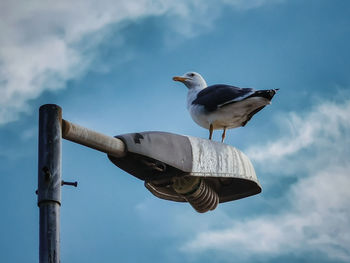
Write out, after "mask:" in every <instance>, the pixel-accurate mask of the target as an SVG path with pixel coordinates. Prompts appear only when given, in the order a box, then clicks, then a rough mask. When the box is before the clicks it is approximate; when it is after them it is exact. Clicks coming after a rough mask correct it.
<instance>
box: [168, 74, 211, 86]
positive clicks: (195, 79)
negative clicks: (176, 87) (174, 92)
mask: <svg viewBox="0 0 350 263" xmlns="http://www.w3.org/2000/svg"><path fill="white" fill-rule="evenodd" d="M173 80H174V81H180V82H182V83H183V84H185V85H186V87H187V88H188V89H192V88H200V89H204V88H206V87H207V83H206V82H205V80H204V79H203V77H202V76H201V75H200V74H199V73H197V72H187V73H185V74H184V75H183V76H181V77H178V76H176V77H173Z"/></svg>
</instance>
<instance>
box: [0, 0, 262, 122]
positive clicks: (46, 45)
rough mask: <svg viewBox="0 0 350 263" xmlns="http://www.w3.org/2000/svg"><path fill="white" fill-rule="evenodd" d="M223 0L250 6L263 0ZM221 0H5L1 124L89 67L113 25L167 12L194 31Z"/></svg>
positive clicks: (0, 7) (186, 31)
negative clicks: (46, 91) (45, 93)
mask: <svg viewBox="0 0 350 263" xmlns="http://www.w3.org/2000/svg"><path fill="white" fill-rule="evenodd" d="M223 2H224V3H229V4H231V5H232V6H233V7H234V8H237V9H239V8H240V7H242V8H243V9H246V8H252V7H257V6H260V3H262V2H265V1H261V0H260V1H258V0H252V1H244V2H243V1H237V0H235V1H226V0H225V1H223ZM247 3H251V5H247ZM257 3H259V4H257ZM220 4H221V3H220V2H215V3H212V4H210V2H203V1H199V0H195V1H185V0H183V1H167V0H137V1H129V0H119V1H112V0H102V1H95V0H87V1H83V0H77V1H56V2H45V1H38V0H33V1H23V0H22V1H21V0H20V1H9V0H5V1H1V3H0V16H1V23H0V32H1V38H0V92H1V97H0V106H1V107H0V124H4V123H7V122H9V121H13V120H16V119H17V118H18V113H20V112H25V111H27V110H28V105H27V103H28V101H29V100H31V99H35V98H37V97H38V96H39V95H40V94H41V93H42V92H43V91H45V90H54V89H60V88H63V87H64V86H65V82H66V81H67V80H69V79H74V78H77V77H79V76H80V75H81V74H83V73H85V72H86V70H88V68H89V67H90V66H91V60H92V57H93V52H89V51H91V50H93V49H94V47H96V46H97V45H98V44H99V43H100V42H101V41H103V32H104V29H105V28H106V27H108V26H109V25H112V24H117V23H119V22H121V21H130V20H135V19H138V18H142V17H146V16H157V15H166V16H168V17H170V19H169V20H171V21H174V22H173V23H172V25H173V30H175V31H177V32H178V33H180V34H183V35H185V36H194V35H196V32H197V31H196V30H195V29H194V28H196V27H198V26H204V27H208V26H210V24H211V22H212V20H213V19H215V17H216V16H217V13H218V10H219V7H218V6H220ZM209 12H210V15H209V16H206V15H207V14H208V13H209ZM204 17H205V19H203V18H204ZM174 18H175V19H174ZM198 32H200V31H198Z"/></svg>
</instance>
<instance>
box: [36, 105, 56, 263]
mask: <svg viewBox="0 0 350 263" xmlns="http://www.w3.org/2000/svg"><path fill="white" fill-rule="evenodd" d="M61 126H62V110H61V108H60V107H59V106H57V105H53V104H46V105H43V106H41V107H40V109H39V156H38V192H37V193H38V206H39V210H40V216H39V262H40V263H48V262H50V263H59V262H60V206H61V183H62V180H61V140H62V128H61Z"/></svg>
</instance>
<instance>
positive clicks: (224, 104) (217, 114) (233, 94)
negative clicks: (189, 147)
mask: <svg viewBox="0 0 350 263" xmlns="http://www.w3.org/2000/svg"><path fill="white" fill-rule="evenodd" d="M173 80H174V81H180V82H182V83H184V84H185V85H186V87H187V88H188V93H187V109H188V111H189V112H190V114H191V117H192V119H193V120H194V121H195V122H196V123H197V124H198V125H199V126H201V127H203V128H205V129H208V130H209V140H211V139H212V136H213V131H214V130H219V129H222V130H223V133H222V136H221V138H222V140H221V142H224V140H225V137H226V130H227V129H232V128H237V127H241V126H242V127H244V126H245V125H246V124H247V122H248V121H249V120H250V119H251V118H252V117H253V115H254V114H256V113H257V112H259V111H260V110H262V109H263V108H264V107H265V106H266V105H268V104H270V103H271V100H272V98H273V96H274V95H275V94H276V92H277V90H279V89H270V90H254V89H252V88H238V87H235V86H230V85H225V84H216V85H212V86H207V83H206V82H205V80H204V78H203V77H202V76H201V75H200V74H199V73H196V72H187V73H185V74H184V75H183V76H176V77H173Z"/></svg>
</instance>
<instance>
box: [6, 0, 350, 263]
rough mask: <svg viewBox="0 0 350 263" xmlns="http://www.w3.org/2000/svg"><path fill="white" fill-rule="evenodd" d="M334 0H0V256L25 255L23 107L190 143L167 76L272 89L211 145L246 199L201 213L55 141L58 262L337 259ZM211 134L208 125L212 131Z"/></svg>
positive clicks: (29, 187)
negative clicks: (59, 149)
mask: <svg viewBox="0 0 350 263" xmlns="http://www.w3.org/2000/svg"><path fill="white" fill-rule="evenodd" d="M349 14H350V2H349V1H346V0H245V1H244V0H218V1H204V0H203V1H201V0H193V1H185V0H179V1H170V0H169V1H167V0H137V1H129V0H117V1H110V0H102V1H94V0H88V1H82V0H77V1H65V0H64V1H56V2H50V1H46V2H45V1H34V0H33V1H21V0H18V1H10V0H4V1H1V2H0V17H1V23H0V95H1V96H0V140H1V143H0V174H1V176H0V178H1V185H2V189H1V192H0V197H1V200H2V201H1V202H0V208H1V217H0V223H1V226H2V231H1V233H2V234H1V235H0V255H1V261H2V262H38V231H39V230H38V220H39V218H38V212H39V210H38V208H37V205H36V195H35V190H36V188H37V133H38V130H37V126H38V108H39V107H40V105H42V104H46V103H55V104H58V105H60V106H61V107H62V108H63V117H64V118H65V119H67V120H69V121H72V122H75V123H78V124H80V125H83V126H85V127H88V128H91V129H94V130H96V131H100V132H102V133H105V134H108V135H117V134H123V133H129V132H138V131H148V130H159V131H168V132H174V133H179V134H186V135H191V136H197V137H202V138H206V137H207V135H208V132H207V131H206V130H204V129H202V128H200V127H198V126H197V125H196V124H195V123H194V122H193V121H192V120H191V118H190V116H189V114H188V112H187V111H186V108H185V105H186V103H185V99H186V88H185V87H184V86H183V85H181V83H175V82H173V81H172V79H171V78H172V76H174V75H182V74H183V73H185V72H187V71H190V70H193V71H197V72H199V73H201V74H202V75H203V76H204V77H205V79H206V80H207V83H208V84H215V83H225V84H232V85H236V86H241V87H253V88H256V89H274V88H280V92H279V93H278V94H277V95H276V96H275V98H274V100H273V103H272V105H271V106H269V107H266V108H265V109H264V110H263V111H262V112H259V113H258V114H257V115H256V116H255V117H254V118H253V119H252V121H251V122H250V123H249V124H248V125H247V126H246V127H244V128H239V129H235V130H230V131H229V132H228V134H227V139H226V143H227V144H230V145H233V146H235V147H237V148H239V149H241V150H242V151H243V152H245V153H246V154H247V155H248V157H249V158H250V159H251V161H252V162H253V164H254V167H255V170H256V173H257V175H258V178H259V180H260V183H261V185H262V187H263V192H262V193H261V194H260V195H257V196H252V197H249V198H246V199H242V200H238V201H235V202H229V203H225V204H221V205H219V207H218V208H217V209H216V210H214V211H212V212H209V213H206V214H197V213H196V212H195V211H194V210H193V209H192V208H191V206H189V205H188V204H179V203H173V202H167V201H164V200H161V199H157V198H156V197H154V196H153V195H152V194H151V193H149V192H148V191H147V190H146V189H145V188H144V186H143V183H142V182H141V181H139V180H138V179H136V178H134V177H132V176H130V175H128V174H126V173H124V172H122V171H121V170H118V169H117V168H116V167H115V166H113V164H112V163H110V162H109V160H108V159H107V158H106V156H105V155H104V154H101V153H99V152H96V151H93V150H91V149H88V148H84V147H82V146H79V145H76V144H73V143H71V142H67V141H64V142H63V156H62V163H63V168H62V169H63V179H64V180H66V181H78V182H79V186H78V188H72V187H66V186H65V187H64V188H63V189H62V208H61V261H62V262H136V261H138V262H191V263H196V262H223V263H225V262H232V261H233V260H234V261H235V262H322V263H323V262H324V263H326V262H327V263H328V262H350V229H349V225H350V206H349V204H348V203H349V200H350V190H349V187H350V174H349V171H350V160H349V156H350V74H349V73H350V71H349V69H350V52H349V47H350V16H349ZM214 137H215V140H219V139H220V133H219V132H217V133H216V134H215V136H214Z"/></svg>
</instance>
